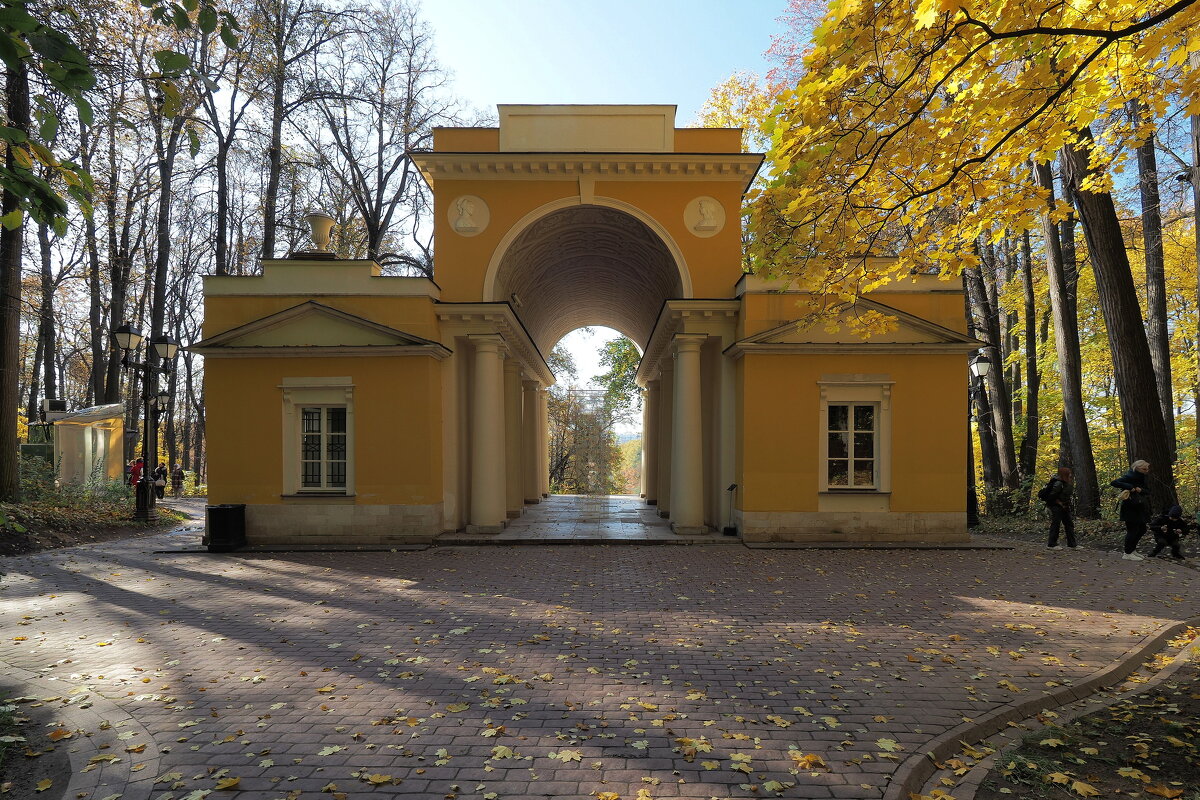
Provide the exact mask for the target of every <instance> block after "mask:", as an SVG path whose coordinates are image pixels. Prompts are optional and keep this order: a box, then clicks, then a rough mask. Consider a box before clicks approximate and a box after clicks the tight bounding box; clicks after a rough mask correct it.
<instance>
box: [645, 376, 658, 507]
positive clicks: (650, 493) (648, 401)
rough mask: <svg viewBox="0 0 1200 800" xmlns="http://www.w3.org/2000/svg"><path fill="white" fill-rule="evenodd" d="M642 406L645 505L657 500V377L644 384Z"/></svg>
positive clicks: (652, 503)
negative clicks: (644, 391) (644, 390)
mask: <svg viewBox="0 0 1200 800" xmlns="http://www.w3.org/2000/svg"><path fill="white" fill-rule="evenodd" d="M643 399H644V401H645V405H644V406H643V407H642V412H643V416H642V420H643V421H642V491H644V492H645V494H646V505H651V506H652V505H654V504H655V503H657V502H658V379H657V378H656V379H654V380H652V381H649V382H648V383H647V384H646V394H645V397H644V398H643Z"/></svg>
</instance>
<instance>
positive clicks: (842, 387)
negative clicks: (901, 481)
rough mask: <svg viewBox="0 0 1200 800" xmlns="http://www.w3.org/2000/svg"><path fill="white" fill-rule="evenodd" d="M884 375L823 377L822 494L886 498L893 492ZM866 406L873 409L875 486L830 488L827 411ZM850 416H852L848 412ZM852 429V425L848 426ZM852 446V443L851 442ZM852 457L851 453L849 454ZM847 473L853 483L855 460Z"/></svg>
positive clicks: (887, 383)
mask: <svg viewBox="0 0 1200 800" xmlns="http://www.w3.org/2000/svg"><path fill="white" fill-rule="evenodd" d="M893 384H894V381H891V380H888V378H887V376H884V375H848V376H833V375H830V376H823V377H822V379H821V380H820V381H818V386H819V388H820V392H821V402H820V409H819V412H818V413H819V418H818V421H817V431H818V444H817V456H818V464H819V466H818V471H817V474H818V481H819V488H820V491H821V492H828V493H831V494H842V493H869V494H887V493H890V492H891V491H892V385H893ZM839 405H851V406H854V405H869V406H873V407H874V408H875V484H874V485H873V486H831V485H830V484H829V407H830V406H839ZM851 413H853V412H851ZM850 425H851V426H853V421H851V423H850ZM851 446H853V440H851ZM851 455H853V453H851ZM847 470H848V472H849V474H850V476H851V480H853V474H854V459H852V458H851V459H848V465H847Z"/></svg>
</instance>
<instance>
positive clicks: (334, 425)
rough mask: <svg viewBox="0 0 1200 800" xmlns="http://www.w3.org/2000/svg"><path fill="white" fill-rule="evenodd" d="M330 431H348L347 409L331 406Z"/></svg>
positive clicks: (329, 410)
mask: <svg viewBox="0 0 1200 800" xmlns="http://www.w3.org/2000/svg"><path fill="white" fill-rule="evenodd" d="M326 411H328V412H329V432H330V433H345V432H346V409H344V408H329V409H326Z"/></svg>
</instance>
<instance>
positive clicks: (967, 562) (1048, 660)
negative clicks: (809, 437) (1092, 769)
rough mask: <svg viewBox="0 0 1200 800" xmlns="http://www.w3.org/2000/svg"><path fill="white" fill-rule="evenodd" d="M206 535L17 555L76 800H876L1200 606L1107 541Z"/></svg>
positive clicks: (1158, 571) (4, 592) (12, 609)
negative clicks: (470, 541) (68, 734)
mask: <svg viewBox="0 0 1200 800" xmlns="http://www.w3.org/2000/svg"><path fill="white" fill-rule="evenodd" d="M196 539H197V537H196V534H194V533H188V534H173V535H163V536H158V537H154V538H151V539H141V540H131V541H126V542H121V543H113V544H107V545H97V546H92V547H84V548H76V549H73V550H69V551H58V552H50V553H45V554H41V555H38V556H33V557H25V558H15V559H10V560H9V561H8V562H7V563H6V565H5V566H6V568H7V570H8V573H9V574H8V575H7V576H5V578H4V579H3V581H2V583H0V625H2V626H3V630H4V632H5V633H4V637H3V641H2V642H0V660H3V662H5V663H6V664H7V665H8V667H7V669H6V673H7V675H8V676H9V678H10V679H13V678H14V677H15V678H17V679H25V687H26V688H25V691H26V693H27V694H28V695H31V696H32V695H36V696H38V697H39V698H41V699H43V700H45V701H46V703H47V704H48V705H50V706H51V707H53V708H55V709H56V710H57V713H58V714H59V718H60V721H61V722H62V723H63V724H64V725H65V726H67V727H69V728H72V729H75V730H77V731H79V733H77V735H75V736H74V737H72V738H71V739H67V740H64V742H62V744H64V745H69V746H70V747H71V748H72V749H73V751H74V752H73V759H74V760H75V762H76V774H75V775H74V777H73V778H72V779H71V784H70V787H69V791H68V793H66V794H64V795H63V796H64V797H68V798H76V797H77V798H93V799H94V800H102V798H106V797H109V796H111V795H114V794H118V793H120V794H122V797H123V800H136V799H137V798H160V797H165V796H170V797H173V798H176V800H183V798H186V797H193V798H195V800H198V799H199V798H200V797H203V794H193V793H194V792H196V791H197V790H214V789H216V788H217V787H218V786H219V785H222V784H221V783H220V782H221V781H226V782H228V780H229V779H231V778H238V779H240V780H239V781H238V782H237V784H236V786H235V787H234V788H236V790H238V792H239V793H238V794H234V793H233V792H232V791H216V792H214V794H213V795H212V800H217V799H218V798H220V797H225V796H228V797H231V798H232V797H240V798H253V799H254V800H257V799H258V798H262V799H263V800H273V798H284V797H289V796H290V797H293V798H294V797H298V796H300V794H298V793H302V794H303V796H305V797H313V798H317V797H330V796H331V795H333V794H334V793H344V794H345V796H346V797H350V798H357V797H383V796H388V795H392V794H402V795H411V796H413V797H430V798H437V797H450V796H457V797H459V798H536V797H564V798H573V797H578V798H586V797H597V796H600V797H606V798H614V797H620V798H623V799H628V798H638V797H652V798H672V797H683V798H693V797H694V798H708V797H717V798H728V797H751V796H758V797H763V796H774V792H773V791H772V790H777V791H779V792H782V795H783V796H785V797H801V798H824V797H883V796H885V792H886V791H887V787H888V785H889V781H891V779H892V777H893V774H894V773H895V772H896V771H897V769H899V768H901V767H902V766H903V765H904V764H905V761H906V759H909V758H910V757H916V758H920V757H921V754H922V752H923V751H924V749H925V748H926V747H927V746H928V744H929V742H930V741H931V740H932V739H934V738H935V737H937V736H938V735H939V734H942V733H944V732H946V731H948V730H950V729H951V728H955V727H956V726H961V725H962V724H963V723H964V719H968V720H973V719H977V718H979V717H981V716H983V715H985V714H987V713H988V712H991V711H994V710H996V709H998V708H1001V707H1002V706H1004V705H1005V704H1010V703H1014V702H1020V701H1023V700H1026V699H1028V698H1030V697H1033V696H1036V695H1037V694H1038V693H1042V692H1051V691H1056V690H1061V687H1062V686H1064V685H1068V684H1071V683H1078V682H1080V681H1082V680H1084V679H1086V678H1087V676H1089V675H1093V674H1094V673H1096V672H1098V671H1100V670H1102V669H1104V668H1106V667H1108V666H1110V665H1111V664H1112V663H1113V662H1114V661H1118V660H1120V659H1121V657H1122V656H1123V655H1124V654H1126V653H1127V652H1128V651H1130V650H1131V649H1132V648H1135V647H1137V646H1139V644H1145V643H1146V641H1147V639H1148V637H1151V636H1153V635H1155V634H1157V633H1158V632H1160V631H1161V630H1162V629H1163V628H1164V626H1167V625H1169V624H1171V623H1173V622H1175V621H1178V620H1183V619H1188V618H1191V617H1194V616H1196V615H1197V614H1200V592H1197V589H1200V573H1197V572H1195V571H1193V570H1191V569H1188V568H1184V567H1177V566H1175V565H1173V564H1169V563H1166V562H1158V561H1147V562H1141V563H1134V562H1125V561H1122V560H1120V559H1119V558H1118V557H1117V556H1115V555H1112V554H1102V553H1094V552H1071V551H1063V552H1046V551H1043V550H1042V549H1040V548H1038V549H1032V548H1023V549H1016V550H978V551H961V550H960V551H906V550H900V551H855V550H828V551H826V550H779V551H762V550H758V551H752V550H747V549H744V548H740V547H729V546H725V547H715V546H714V547H702V546H690V547H670V546H628V545H626V546H593V547H562V546H557V547H537V546H533V547H491V548H477V547H462V548H451V547H442V548H433V549H429V550H425V551H421V552H397V553H301V554H295V553H289V554H283V553H274V554H265V553H260V554H252V555H235V556H211V555H205V554H187V553H170V554H158V555H156V554H153V553H152V550H154V549H155V548H158V549H165V548H171V547H179V546H180V545H182V544H187V545H195V544H196ZM50 697H54V698H58V699H54V700H46V698H50ZM85 734H86V735H85ZM141 745H145V748H144V749H142V748H141ZM139 750H140V752H137V751H139ZM130 751H134V752H130ZM817 757H819V758H817ZM822 761H823V762H824V765H825V766H821V762H822ZM89 762H91V764H90V766H89ZM85 767H88V770H87V771H86V772H85V771H83V769H84V768H85ZM65 780H66V778H65V776H64V780H63V781H62V782H59V783H60V785H61V784H62V783H65ZM772 781H774V782H777V783H771V782H772ZM331 784H332V785H333V786H332V787H331V786H330V785H331ZM743 784H744V785H746V786H745V787H744V786H743ZM749 786H754V787H757V791H753V790H751V789H749V788H746V787H749ZM57 790H58V788H57V786H56V788H55V791H57ZM322 790H324V791H325V792H327V793H325V794H322ZM639 792H641V794H639ZM603 793H613V794H611V795H604V794H603ZM336 796H340V794H338V795H336Z"/></svg>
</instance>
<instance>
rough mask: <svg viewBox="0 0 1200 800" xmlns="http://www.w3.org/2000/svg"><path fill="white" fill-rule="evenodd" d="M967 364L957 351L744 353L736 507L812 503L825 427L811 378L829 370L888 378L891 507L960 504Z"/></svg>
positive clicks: (812, 506)
mask: <svg viewBox="0 0 1200 800" xmlns="http://www.w3.org/2000/svg"><path fill="white" fill-rule="evenodd" d="M964 362H965V356H963V355H961V354H951V355H906V356H904V357H902V358H901V357H897V356H894V355H870V356H867V355H846V356H838V357H834V356H828V355H774V354H772V355H765V354H747V355H745V356H743V358H742V359H741V364H740V365H739V370H738V377H739V381H740V382H741V384H742V391H741V392H740V395H741V400H742V409H741V412H740V425H741V430H742V436H741V439H740V441H739V444H738V470H739V472H740V474H741V478H742V480H741V481H740V483H741V485H742V487H744V488H743V491H742V495H741V498H740V506H739V507H740V508H741V509H742V510H743V511H816V510H817V506H818V486H819V474H818V471H819V470H820V469H821V468H822V466H823V465H822V464H821V463H820V461H819V458H818V453H819V447H820V444H819V442H820V438H819V437H820V436H821V435H823V433H824V431H823V429H822V420H821V419H820V400H821V397H820V391H819V388H818V385H817V382H818V380H819V379H820V378H821V376H822V375H827V374H831V373H864V374H874V375H880V374H886V375H888V377H889V380H892V381H895V385H894V387H893V390H892V394H891V413H892V425H891V427H892V494H891V510H892V511H928V512H937V511H962V510H963V508H964V507H965V502H966V500H965V498H966V490H967V483H966V463H965V456H964V453H965V452H966V417H967V400H966V391H965V389H964V388H963V379H962V376H963V373H964V369H965V365H964ZM959 420H961V422H962V424H958V423H957V422H955V421H959ZM946 421H950V424H947V422H946Z"/></svg>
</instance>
